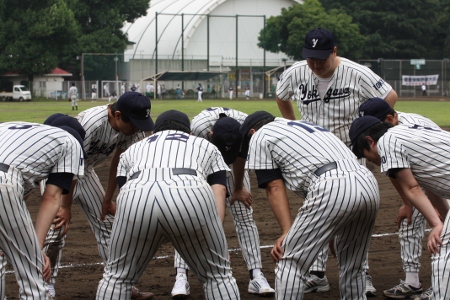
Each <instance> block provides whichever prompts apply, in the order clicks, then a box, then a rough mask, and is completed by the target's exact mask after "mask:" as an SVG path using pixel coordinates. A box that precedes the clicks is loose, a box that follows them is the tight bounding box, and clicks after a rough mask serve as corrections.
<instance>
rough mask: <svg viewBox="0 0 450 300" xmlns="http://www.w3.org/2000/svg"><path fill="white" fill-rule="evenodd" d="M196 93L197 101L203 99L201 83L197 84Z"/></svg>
mask: <svg viewBox="0 0 450 300" xmlns="http://www.w3.org/2000/svg"><path fill="white" fill-rule="evenodd" d="M197 94H198V98H197V102H202V101H203V99H202V94H203V87H202V84H201V83H199V84H198V87H197Z"/></svg>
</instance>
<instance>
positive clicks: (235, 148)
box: [211, 117, 242, 165]
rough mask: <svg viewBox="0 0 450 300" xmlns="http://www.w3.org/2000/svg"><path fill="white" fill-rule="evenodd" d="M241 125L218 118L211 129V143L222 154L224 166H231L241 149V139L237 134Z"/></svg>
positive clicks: (231, 120) (228, 118)
mask: <svg viewBox="0 0 450 300" xmlns="http://www.w3.org/2000/svg"><path fill="white" fill-rule="evenodd" d="M240 126H241V124H240V123H239V122H238V121H236V120H235V119H233V118H230V117H224V118H220V119H219V120H218V121H217V122H216V124H214V126H213V128H212V132H213V134H212V139H211V142H212V143H213V144H214V145H215V146H216V147H217V148H218V149H219V151H220V153H222V156H223V159H224V160H225V163H226V164H228V165H229V164H232V163H234V161H235V160H236V158H237V157H238V154H239V149H240V148H241V141H242V137H241V134H240V133H239V128H240Z"/></svg>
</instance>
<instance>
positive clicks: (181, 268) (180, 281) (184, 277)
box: [171, 250, 191, 297]
mask: <svg viewBox="0 0 450 300" xmlns="http://www.w3.org/2000/svg"><path fill="white" fill-rule="evenodd" d="M174 267H175V271H176V273H177V275H176V276H175V284H174V285H173V288H172V292H171V294H172V297H182V296H188V295H189V294H190V293H191V292H190V286H189V281H188V270H189V266H188V265H187V264H186V262H185V261H184V259H183V258H182V257H181V256H180V254H179V253H178V251H177V250H175V254H174Z"/></svg>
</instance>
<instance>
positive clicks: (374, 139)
mask: <svg viewBox="0 0 450 300" xmlns="http://www.w3.org/2000/svg"><path fill="white" fill-rule="evenodd" d="M350 138H351V141H352V145H353V152H354V153H355V154H356V155H357V156H358V157H365V158H366V159H368V160H369V161H371V162H373V163H375V164H376V165H378V166H381V172H382V173H384V174H386V175H387V176H389V178H390V179H391V181H392V183H393V185H394V187H395V188H396V189H397V191H398V192H399V194H400V195H402V200H403V202H404V204H405V208H404V211H405V215H403V217H402V218H408V219H411V215H412V214H413V206H414V207H415V208H416V209H417V210H419V211H420V213H422V215H423V216H424V217H425V219H426V220H427V221H428V223H429V224H430V226H431V227H432V230H431V232H430V234H429V237H428V242H427V248H428V251H429V252H430V253H431V254H432V263H431V265H432V280H431V282H432V288H433V293H434V296H429V297H428V298H427V299H450V278H449V276H448V269H447V266H448V264H449V263H450V261H449V257H450V255H449V253H450V247H449V246H450V244H449V235H450V225H449V216H450V214H448V209H449V205H448V202H447V200H446V199H444V197H446V198H448V197H450V178H449V176H448V174H449V172H450V155H449V153H450V132H448V131H445V130H442V129H440V128H436V127H428V126H423V125H419V124H405V125H398V126H395V127H394V126H393V125H392V124H390V123H386V122H381V121H380V120H379V119H377V118H376V117H373V116H363V117H361V118H359V119H356V120H355V121H354V122H353V123H352V126H351V127H350ZM421 187H422V188H423V189H424V190H425V191H426V194H425V193H424V191H423V190H422V188H421ZM436 211H437V212H439V215H438V213H437V212H436ZM441 218H443V219H445V222H443V220H442V219H441ZM399 221H401V220H399ZM417 299H420V297H418V298H417Z"/></svg>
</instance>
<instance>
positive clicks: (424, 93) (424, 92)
mask: <svg viewBox="0 0 450 300" xmlns="http://www.w3.org/2000/svg"><path fill="white" fill-rule="evenodd" d="M426 95H427V86H426V85H425V83H424V84H422V96H426Z"/></svg>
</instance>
